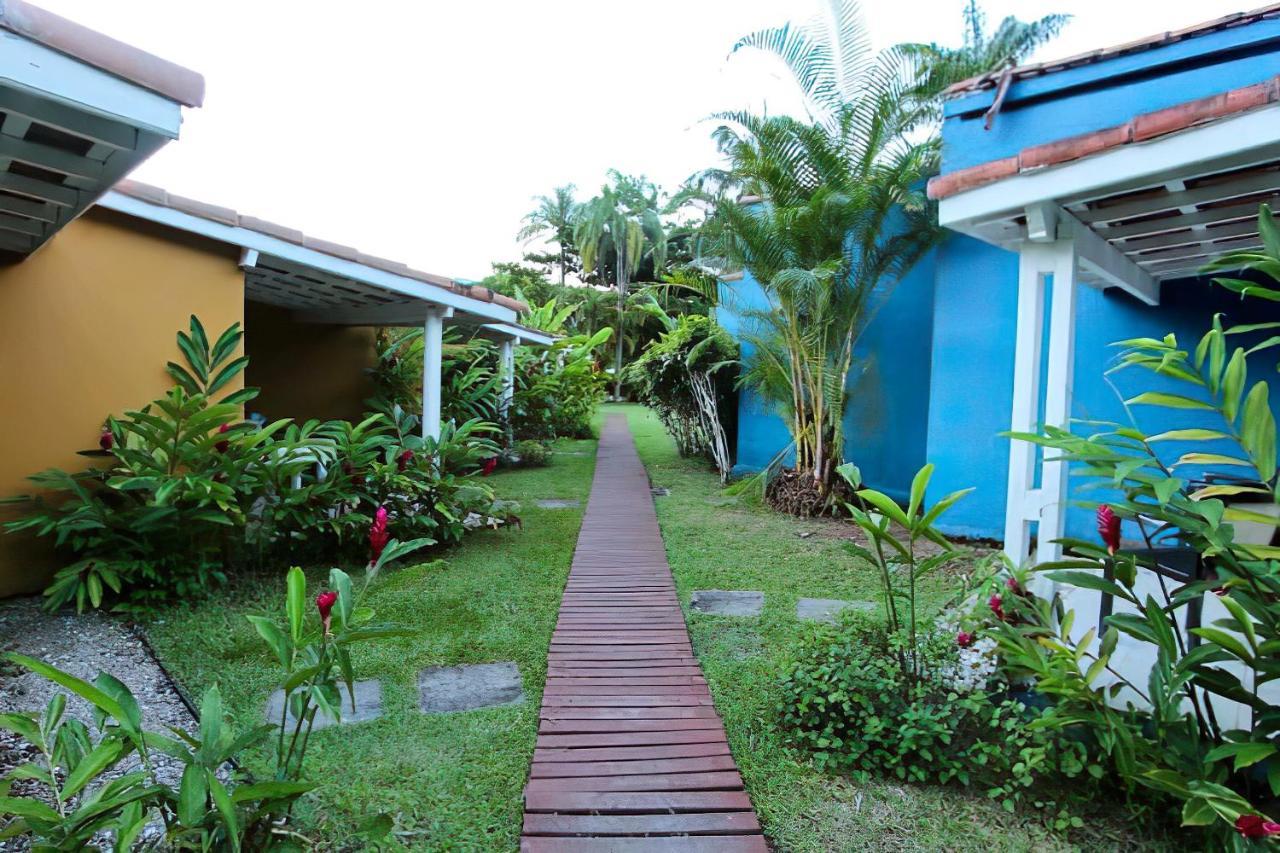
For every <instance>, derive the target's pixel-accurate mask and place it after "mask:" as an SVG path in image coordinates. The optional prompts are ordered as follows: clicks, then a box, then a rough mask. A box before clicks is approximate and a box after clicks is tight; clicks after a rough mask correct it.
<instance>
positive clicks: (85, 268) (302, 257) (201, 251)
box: [0, 0, 550, 596]
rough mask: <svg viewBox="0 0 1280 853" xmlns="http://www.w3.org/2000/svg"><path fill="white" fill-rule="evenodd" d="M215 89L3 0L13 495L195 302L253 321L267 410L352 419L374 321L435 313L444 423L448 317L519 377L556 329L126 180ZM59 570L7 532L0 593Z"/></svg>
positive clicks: (77, 463) (248, 335) (1, 447)
mask: <svg viewBox="0 0 1280 853" xmlns="http://www.w3.org/2000/svg"><path fill="white" fill-rule="evenodd" d="M203 95H204V81H203V79H202V78H201V77H200V75H198V74H196V73H194V72H192V71H189V70H187V69H184V68H181V67H179V66H176V65H173V64H172V63H169V62H166V61H165V60H162V59H159V58H157V57H155V56H151V55H149V54H146V53H143V52H142V51H139V50H136V49H134V48H132V47H129V46H128V45H124V44H121V43H120V42H117V41H115V40H113V39H110V38H107V37H105V36H102V35H100V34H98V33H95V32H92V31H90V30H87V29H85V28H84V27H81V26H79V25H77V24H75V23H73V22H71V21H67V20H66V19H63V18H60V17H58V16H56V15H51V14H49V13H47V12H44V11H43V10H40V9H37V8H35V7H32V6H29V5H26V4H24V3H22V2H18V0H6V2H5V3H4V4H3V6H0V365H2V366H3V369H2V370H0V415H2V416H0V496H10V495H14V494H22V493H25V492H26V491H28V489H27V485H28V484H27V483H26V481H25V478H26V477H27V476H28V475H30V474H32V473H35V472H37V471H40V470H43V469H46V468H50V467H60V468H65V469H68V470H75V469H76V468H78V467H82V465H83V459H81V458H80V457H78V456H76V451H78V450H82V449H85V448H89V447H92V446H94V445H95V444H96V441H97V436H98V434H99V433H100V431H101V427H102V424H103V421H104V419H105V418H106V416H107V415H109V414H113V413H119V412H121V411H123V410H124V409H126V408H130V407H134V406H137V405H140V404H142V403H144V402H146V401H148V400H151V399H153V398H155V397H157V396H160V395H161V394H162V393H163V392H164V391H166V390H167V389H168V388H169V387H170V385H171V384H172V383H171V381H170V379H169V377H168V375H167V374H166V373H165V370H164V365H165V363H166V362H167V361H169V360H171V359H173V358H174V355H175V345H174V337H175V334H176V332H177V331H178V330H180V329H183V328H185V327H186V325H187V323H188V318H189V317H190V316H191V315H193V314H194V315H196V316H198V317H200V319H201V321H202V322H203V323H204V325H205V327H206V328H207V329H209V330H210V332H211V333H217V332H220V331H222V330H223V329H225V328H226V327H228V326H230V325H231V324H232V323H240V324H241V326H242V327H243V328H244V330H245V338H244V346H245V348H246V350H247V354H248V355H249V356H250V364H249V367H248V370H247V372H246V377H245V381H247V382H248V383H249V384H250V385H255V386H258V387H261V389H262V393H261V395H260V397H259V398H258V399H257V400H255V401H254V402H253V404H252V406H251V408H253V410H254V411H261V412H262V413H263V414H264V415H266V416H268V417H269V418H272V419H275V418H281V417H294V418H299V419H304V418H308V417H318V418H338V417H348V418H349V417H354V416H356V415H358V414H359V413H360V411H361V401H362V400H363V399H364V398H366V397H367V396H368V393H369V389H368V388H367V386H366V381H367V379H366V373H365V372H364V368H366V367H367V366H369V365H370V364H371V359H372V355H373V353H372V346H371V343H372V337H373V329H374V327H377V326H422V327H423V328H424V330H425V332H426V358H425V364H424V375H423V389H424V401H425V409H426V411H425V412H424V418H423V429H424V432H427V433H432V434H434V433H437V432H438V430H439V410H440V408H439V407H440V340H441V335H442V330H443V326H444V325H445V324H446V323H449V324H455V325H460V326H462V327H464V328H465V329H467V330H468V331H469V333H472V334H480V335H483V336H485V337H489V338H494V339H497V340H499V341H501V342H502V351H503V356H504V357H503V360H502V363H503V365H504V367H505V368H506V369H507V371H508V373H507V378H508V382H509V381H510V374H509V370H510V362H511V347H512V346H513V345H514V344H516V343H520V342H525V343H535V344H536V343H548V342H549V340H550V339H549V338H547V337H546V336H544V335H542V334H540V333H538V332H536V331H533V330H529V329H526V328H523V327H521V326H520V325H519V318H520V314H521V312H522V311H523V310H524V306H523V305H522V304H520V303H518V302H516V301H515V300H512V299H509V298H507V297H504V296H502V295H500V294H495V293H493V292H491V291H489V290H488V289H486V288H483V287H475V286H469V285H467V284H464V283H462V282H458V281H455V280H453V279H450V278H447V277H444V276H437V275H432V274H430V273H424V272H421V271H417V270H413V269H410V268H409V267H407V266H405V265H404V264H398V263H395V262H393V261H387V260H384V259H381V258H375V257H371V256H367V255H364V254H362V253H360V252H358V251H357V250H355V249H352V248H350V247H347V246H342V245H340V244H336V243H330V242H327V241H324V240H317V239H314V238H311V237H309V236H307V235H304V234H302V233H301V232H299V231H296V230H293V229H289V228H285V227H282V226H279V225H276V224H274V223H270V222H266V221H263V220H259V219H255V218H253V217H249V216H242V215H240V214H238V213H236V211H234V210H229V209H227V208H221V207H216V206H213V205H207V204H202V203H200V202H196V201H193V200H190V199H184V198H181V197H178V196H171V195H169V194H168V193H166V192H164V191H163V190H160V189H158V188H155V187H150V186H147V185H144V184H139V183H136V182H131V181H125V180H122V177H123V176H124V175H125V174H127V173H128V172H129V171H130V170H132V169H133V168H134V167H135V166H136V165H137V164H138V163H140V162H141V161H142V160H144V159H145V158H146V157H148V156H149V155H150V154H152V153H153V152H154V151H156V150H158V149H159V148H160V147H161V146H163V145H164V144H165V143H167V142H168V141H170V140H173V139H177V137H178V132H179V129H180V126H181V119H182V115H181V113H182V108H183V107H198V106H199V105H200V103H201V102H202V100H203ZM0 510H2V511H0V522H2V521H4V520H8V519H10V518H12V517H13V515H14V510H13V508H12V507H0ZM53 567H54V560H53V555H52V553H51V550H50V548H49V546H48V544H47V543H45V542H43V541H41V542H37V541H35V540H33V539H32V538H30V537H27V536H16V535H0V596H3V595H11V594H15V593H20V592H31V591H36V590H39V589H41V588H42V587H43V585H44V583H45V582H46V580H47V579H48V576H49V573H50V571H51V569H52V568H53Z"/></svg>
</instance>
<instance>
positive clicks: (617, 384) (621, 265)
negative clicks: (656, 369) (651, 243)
mask: <svg viewBox="0 0 1280 853" xmlns="http://www.w3.org/2000/svg"><path fill="white" fill-rule="evenodd" d="M626 270H627V263H626V253H625V251H622V252H618V323H617V326H618V328H617V329H615V330H614V335H615V336H616V338H617V345H616V346H615V347H614V359H613V399H614V400H615V401H616V402H619V403H621V402H622V324H623V316H624V313H625V311H626V302H627V272H626Z"/></svg>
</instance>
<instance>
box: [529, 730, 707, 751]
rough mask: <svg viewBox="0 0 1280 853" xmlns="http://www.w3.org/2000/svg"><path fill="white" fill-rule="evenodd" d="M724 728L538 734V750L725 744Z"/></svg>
mask: <svg viewBox="0 0 1280 853" xmlns="http://www.w3.org/2000/svg"><path fill="white" fill-rule="evenodd" d="M726 742H727V741H726V740H725V736H724V730H723V729H719V728H714V729H688V730H685V731H653V732H643V731H634V732H603V733H595V734H590V733H588V734H573V735H553V734H542V733H539V734H538V741H537V748H538V749H563V748H571V747H572V748H578V749H584V748H585V749H590V748H593V747H600V746H620V747H631V746H650V745H658V746H661V745H667V744H680V743H726Z"/></svg>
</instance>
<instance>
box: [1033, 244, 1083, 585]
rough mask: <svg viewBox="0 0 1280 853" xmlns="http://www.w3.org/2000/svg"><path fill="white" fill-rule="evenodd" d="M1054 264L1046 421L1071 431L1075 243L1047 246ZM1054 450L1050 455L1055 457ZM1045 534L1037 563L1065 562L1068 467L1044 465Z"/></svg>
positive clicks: (1042, 529)
mask: <svg viewBox="0 0 1280 853" xmlns="http://www.w3.org/2000/svg"><path fill="white" fill-rule="evenodd" d="M1046 248H1048V249H1050V252H1051V255H1052V257H1051V262H1052V264H1053V270H1052V273H1053V306H1052V311H1051V312H1050V314H1049V372H1048V375H1047V376H1046V377H1045V380H1046V385H1047V387H1046V388H1045V393H1044V422H1045V423H1046V424H1048V425H1050V426H1056V427H1061V428H1063V429H1068V428H1070V426H1071V385H1072V382H1073V375H1074V373H1075V365H1076V287H1077V285H1076V247H1075V241H1074V240H1073V239H1065V240H1058V241H1057V242H1055V243H1053V244H1051V245H1050V246H1047V247H1046ZM1056 455H1057V452H1056V451H1050V456H1051V457H1052V456H1056ZM1040 492H1041V495H1042V496H1043V499H1042V501H1041V504H1042V506H1043V509H1042V510H1041V511H1040V530H1039V535H1038V537H1037V545H1036V559H1037V560H1038V561H1039V562H1041V563H1045V562H1049V561H1050V560H1060V559H1062V546H1061V545H1057V544H1055V543H1054V541H1053V540H1055V539H1061V538H1062V537H1063V535H1064V534H1065V532H1066V520H1067V508H1068V502H1067V500H1068V499H1067V463H1065V462H1059V461H1054V460H1053V459H1052V458H1050V459H1047V460H1045V461H1044V463H1043V465H1042V467H1041V470H1040Z"/></svg>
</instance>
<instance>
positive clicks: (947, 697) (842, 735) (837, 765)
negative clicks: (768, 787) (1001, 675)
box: [781, 622, 1102, 810]
mask: <svg viewBox="0 0 1280 853" xmlns="http://www.w3.org/2000/svg"><path fill="white" fill-rule="evenodd" d="M902 642H904V640H899V639H898V638H893V637H890V636H889V635H888V634H887V632H886V631H885V630H884V628H883V627H882V626H872V625H868V624H865V623H857V622H854V623H849V624H846V625H845V626H843V627H842V628H840V629H838V630H833V631H826V632H820V633H818V634H817V635H816V636H815V637H814V638H813V639H812V640H810V641H809V642H808V643H807V644H806V645H804V646H802V647H801V649H800V651H799V654H798V659H797V661H796V662H795V663H794V665H793V666H792V667H791V669H790V671H789V673H788V675H787V677H786V679H785V680H784V682H783V704H782V709H781V710H782V720H783V724H784V725H785V726H786V727H787V728H788V729H789V730H790V732H791V736H792V738H793V739H794V742H795V743H797V744H798V745H800V746H803V747H806V748H807V749H810V750H812V752H813V756H814V760H815V761H816V763H817V764H818V765H819V766H820V767H822V768H824V769H828V770H834V771H840V772H845V773H849V774H851V775H852V776H853V777H854V778H855V779H860V780H865V779H867V778H870V777H872V776H876V777H887V778H893V779H899V780H902V781H905V782H918V783H924V782H933V783H958V784H960V785H963V786H965V787H974V788H978V789H980V790H985V792H986V793H987V795H988V796H990V797H992V798H994V799H998V800H1000V801H1001V802H1002V804H1003V805H1004V807H1005V808H1006V809H1008V810H1013V809H1014V807H1015V806H1016V805H1018V804H1019V803H1024V802H1025V803H1034V802H1036V801H1037V800H1038V801H1040V802H1044V801H1045V800H1046V799H1049V797H1047V796H1046V795H1045V793H1044V792H1043V790H1041V789H1042V783H1044V782H1046V781H1061V780H1063V779H1075V778H1077V777H1081V776H1082V775H1083V774H1085V773H1086V772H1087V773H1088V775H1089V776H1091V777H1092V778H1094V779H1097V778H1098V777H1100V776H1101V775H1102V768H1101V767H1100V766H1099V765H1097V764H1094V763H1090V761H1089V757H1088V752H1087V750H1086V748H1085V746H1084V745H1083V743H1081V742H1080V741H1078V740H1073V739H1070V738H1068V737H1066V736H1064V735H1063V734H1061V733H1059V732H1056V731H1053V730H1048V729H1044V728H1041V727H1039V726H1038V725H1037V723H1036V721H1037V720H1038V718H1039V717H1040V712H1039V711H1037V710H1035V709H1033V708H1029V707H1027V706H1026V705H1025V704H1023V703H1022V702H1021V701H1019V700H1018V699H1015V698H1013V697H1011V696H1010V695H1009V694H1008V693H1007V692H1006V690H1005V688H1004V687H1003V686H1002V685H996V686H995V689H993V690H976V691H973V692H963V691H960V690H957V689H955V688H953V687H951V686H949V685H948V684H947V683H946V679H945V678H944V677H943V675H942V673H943V672H944V671H945V669H946V667H947V666H948V665H954V662H955V655H954V652H953V650H954V647H955V644H954V642H953V641H951V640H950V638H941V637H939V636H938V635H937V634H933V635H930V637H929V638H927V639H926V638H924V637H920V638H918V641H917V649H916V651H917V653H918V654H919V655H920V657H921V658H922V659H923V661H922V667H923V673H924V675H923V677H920V678H909V677H906V676H904V672H903V670H902V668H901V667H900V666H899V664H898V661H897V652H898V650H897V649H896V646H898V645H900V644H901V643H902ZM948 646H949V647H950V648H948Z"/></svg>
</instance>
